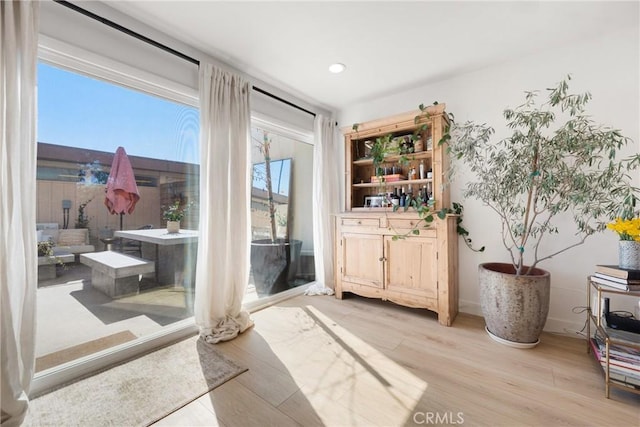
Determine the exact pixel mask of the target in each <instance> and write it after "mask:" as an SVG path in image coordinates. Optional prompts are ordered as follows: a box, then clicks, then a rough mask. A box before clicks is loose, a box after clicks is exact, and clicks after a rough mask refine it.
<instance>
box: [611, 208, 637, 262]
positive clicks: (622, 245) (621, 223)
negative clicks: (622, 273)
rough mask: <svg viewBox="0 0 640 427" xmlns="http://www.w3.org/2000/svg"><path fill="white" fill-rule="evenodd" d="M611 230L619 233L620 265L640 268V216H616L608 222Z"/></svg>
mask: <svg viewBox="0 0 640 427" xmlns="http://www.w3.org/2000/svg"><path fill="white" fill-rule="evenodd" d="M607 228H608V229H609V230H613V231H615V232H616V233H618V236H619V237H620V241H619V242H618V266H619V267H620V268H626V269H630V270H640V218H628V219H627V218H616V219H615V221H613V222H610V223H609V224H607Z"/></svg>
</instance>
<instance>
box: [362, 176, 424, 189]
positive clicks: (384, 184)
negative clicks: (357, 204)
mask: <svg viewBox="0 0 640 427" xmlns="http://www.w3.org/2000/svg"><path fill="white" fill-rule="evenodd" d="M432 182H433V179H431V178H429V179H426V178H425V179H401V180H399V181H391V182H361V183H358V184H353V186H354V187H355V188H373V187H387V188H388V187H394V186H395V187H398V186H402V185H421V184H423V185H424V184H428V183H432Z"/></svg>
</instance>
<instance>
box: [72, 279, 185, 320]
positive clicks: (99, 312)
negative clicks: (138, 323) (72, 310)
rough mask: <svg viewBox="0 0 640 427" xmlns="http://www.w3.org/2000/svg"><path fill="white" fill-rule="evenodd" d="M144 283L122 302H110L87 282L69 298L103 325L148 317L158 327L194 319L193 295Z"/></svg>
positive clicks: (180, 290)
mask: <svg viewBox="0 0 640 427" xmlns="http://www.w3.org/2000/svg"><path fill="white" fill-rule="evenodd" d="M145 280H146V279H143V283H142V284H141V286H140V288H141V292H140V293H139V294H138V295H132V296H128V297H124V298H118V299H113V298H111V297H109V296H107V295H105V294H103V293H102V292H100V291H97V290H95V289H93V288H92V287H91V284H90V283H89V282H88V281H85V282H84V283H83V286H82V289H81V290H78V291H73V292H71V294H70V295H71V296H72V297H73V298H75V299H76V300H77V301H78V302H79V303H80V304H82V305H83V306H84V307H85V308H86V309H87V310H89V311H90V312H91V314H93V315H94V316H95V317H96V318H98V319H99V320H100V321H101V322H102V323H104V324H105V325H108V324H111V323H115V322H120V321H122V320H127V319H131V318H133V317H137V316H147V317H148V318H149V319H151V320H153V321H154V322H156V323H157V324H159V325H160V326H166V325H169V324H171V323H175V322H177V321H180V320H183V319H186V318H188V317H191V316H193V309H192V308H191V307H192V306H193V294H192V292H190V291H189V290H185V289H182V288H173V287H172V288H158V287H156V286H152V283H149V282H146V283H145Z"/></svg>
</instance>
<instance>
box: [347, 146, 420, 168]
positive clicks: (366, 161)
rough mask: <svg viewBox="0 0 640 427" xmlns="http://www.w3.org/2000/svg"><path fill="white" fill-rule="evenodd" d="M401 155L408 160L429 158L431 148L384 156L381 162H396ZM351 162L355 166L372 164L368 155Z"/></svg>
mask: <svg viewBox="0 0 640 427" xmlns="http://www.w3.org/2000/svg"><path fill="white" fill-rule="evenodd" d="M402 157H405V158H406V159H407V160H409V161H412V160H424V159H430V158H431V150H427V151H420V152H418V153H407V154H404V155H402V156H399V155H393V156H387V157H385V158H384V162H383V163H397V162H399V161H400V158H402ZM352 164H353V165H355V166H363V165H373V159H372V158H370V157H365V158H362V159H357V160H354V161H353V162H352Z"/></svg>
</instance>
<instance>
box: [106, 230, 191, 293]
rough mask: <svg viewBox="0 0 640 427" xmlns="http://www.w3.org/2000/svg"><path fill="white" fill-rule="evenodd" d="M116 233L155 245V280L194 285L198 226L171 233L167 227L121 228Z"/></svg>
mask: <svg viewBox="0 0 640 427" xmlns="http://www.w3.org/2000/svg"><path fill="white" fill-rule="evenodd" d="M114 236H115V237H122V238H125V239H130V240H139V241H141V242H147V243H152V244H154V245H155V247H156V256H155V262H156V281H157V282H158V283H159V284H162V285H174V286H183V287H184V288H189V289H193V286H194V283H195V272H196V271H195V270H196V254H197V243H198V231H197V230H180V232H179V233H168V232H167V230H166V229H165V228H152V229H149V230H121V231H116V232H115V233H114Z"/></svg>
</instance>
